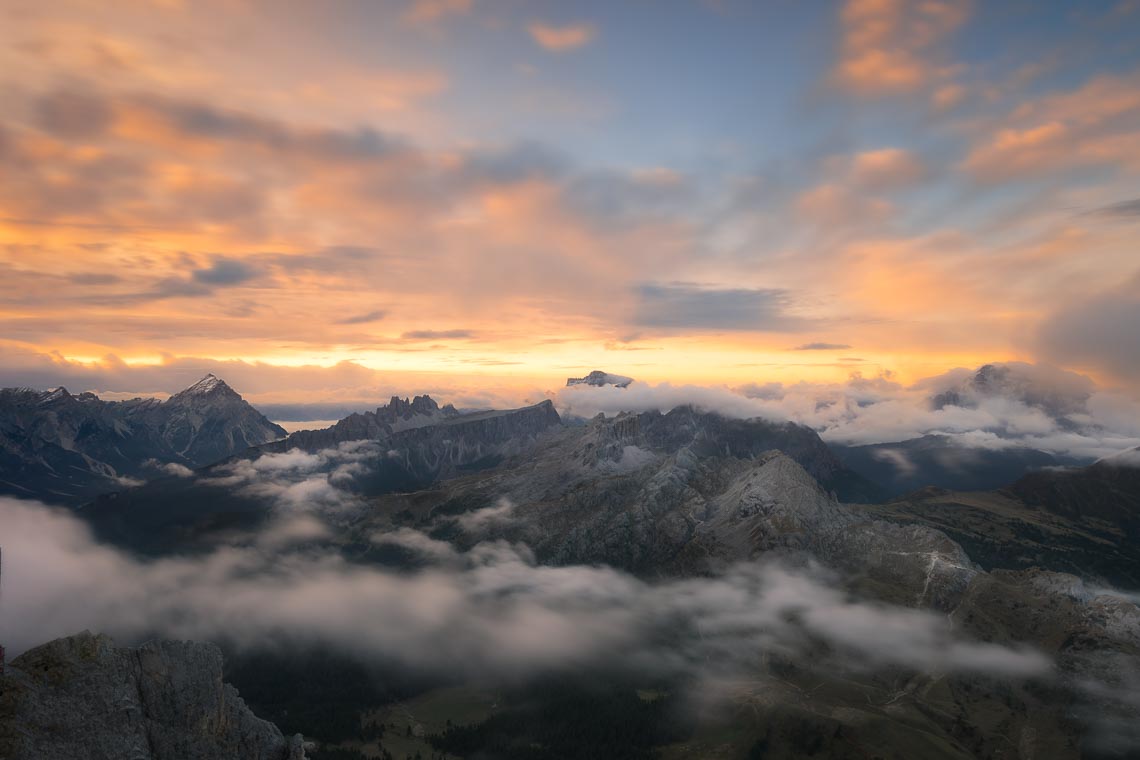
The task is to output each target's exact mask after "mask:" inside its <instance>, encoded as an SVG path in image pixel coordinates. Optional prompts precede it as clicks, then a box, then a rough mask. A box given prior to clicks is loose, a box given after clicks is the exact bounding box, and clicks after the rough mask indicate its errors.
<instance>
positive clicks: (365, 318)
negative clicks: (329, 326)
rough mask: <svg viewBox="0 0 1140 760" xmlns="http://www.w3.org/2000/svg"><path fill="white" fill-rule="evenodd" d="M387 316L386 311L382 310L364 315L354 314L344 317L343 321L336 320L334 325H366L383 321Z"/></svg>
mask: <svg viewBox="0 0 1140 760" xmlns="http://www.w3.org/2000/svg"><path fill="white" fill-rule="evenodd" d="M387 315H388V312H387V311H385V310H383V309H377V310H376V311H369V312H365V313H364V314H354V315H353V316H351V317H345V318H344V319H340V320H337V322H336V324H338V325H366V324H368V323H369V322H379V321H380V320H381V319H383V318H384V317H386V316H387Z"/></svg>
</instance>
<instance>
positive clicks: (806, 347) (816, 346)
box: [792, 343, 851, 351]
mask: <svg viewBox="0 0 1140 760" xmlns="http://www.w3.org/2000/svg"><path fill="white" fill-rule="evenodd" d="M847 348H851V346H849V345H847V344H846V343H804V344H801V345H799V346H796V347H795V348H793V349H792V350H793V351H842V350H844V349H847Z"/></svg>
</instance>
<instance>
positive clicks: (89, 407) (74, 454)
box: [0, 375, 285, 506]
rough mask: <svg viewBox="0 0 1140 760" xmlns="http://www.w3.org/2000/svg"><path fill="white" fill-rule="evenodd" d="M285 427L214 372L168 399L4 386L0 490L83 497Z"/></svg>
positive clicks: (66, 499)
mask: <svg viewBox="0 0 1140 760" xmlns="http://www.w3.org/2000/svg"><path fill="white" fill-rule="evenodd" d="M284 435H285V430H284V429H282V428H281V427H280V426H278V425H275V424H273V423H272V422H270V421H269V420H268V419H266V418H265V417H264V416H263V415H262V414H261V413H259V412H258V411H257V410H256V409H254V408H253V407H252V406H250V405H249V404H248V403H247V402H246V401H245V400H243V399H242V397H241V396H240V395H238V394H237V392H235V391H234V390H233V389H232V388H230V387H229V386H228V385H226V383H225V382H224V381H222V380H220V379H219V378H217V377H215V376H214V375H206V376H205V377H204V378H202V379H201V380H199V381H198V382H197V383H195V384H194V385H192V386H190V387H189V388H187V389H186V390H184V391H181V392H180V393H177V394H175V395H173V396H171V397H170V398H169V399H167V400H166V401H159V400H157V399H153V398H148V399H142V398H138V399H132V400H129V401H103V400H102V399H100V398H99V397H98V396H96V395H94V394H93V393H81V394H79V395H72V394H71V393H69V392H68V391H67V389H66V388H56V389H54V390H51V391H47V392H39V391H34V390H30V389H26V388H23V389H19V388H16V389H14V388H8V389H3V390H0V493H4V494H10V495H13V496H22V497H26V498H34V499H40V500H43V501H47V502H51V503H61V504H67V505H71V506H76V505H79V504H82V503H83V502H85V501H88V500H90V499H91V498H93V497H94V496H96V495H98V494H100V493H106V492H109V491H114V490H117V489H120V488H123V487H125V486H128V485H133V484H135V483H137V481H138V480H140V479H144V478H148V477H153V476H154V475H156V474H159V473H161V472H162V470H163V468H164V467H170V466H171V465H177V466H181V467H189V468H193V467H200V466H202V465H206V464H209V463H211V462H215V461H217V460H219V459H223V458H225V457H227V456H231V455H233V454H235V453H237V452H239V451H242V450H244V449H246V448H248V447H250V446H255V445H258V444H262V443H266V442H268V441H272V440H274V439H277V438H282V437H284Z"/></svg>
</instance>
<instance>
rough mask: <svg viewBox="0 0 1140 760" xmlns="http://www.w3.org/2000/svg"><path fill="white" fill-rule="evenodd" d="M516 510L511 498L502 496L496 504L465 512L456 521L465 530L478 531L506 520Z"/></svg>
mask: <svg viewBox="0 0 1140 760" xmlns="http://www.w3.org/2000/svg"><path fill="white" fill-rule="evenodd" d="M514 511H515V505H514V504H512V503H511V501H510V499H506V498H501V499H499V500H498V501H497V502H495V505H494V506H491V507H484V508H483V509H476V510H474V511H473V512H465V513H464V514H462V515H460V516H459V517H457V518H456V522H458V523H459V526H460V527H461V528H463V530H466V531H469V532H474V533H478V532H479V531H482V530H484V529H485V528H488V527H490V526H492V525H495V524H497V523H502V522H506V521H508V520H509V519H510V517H511V515H512V514H513V513H514Z"/></svg>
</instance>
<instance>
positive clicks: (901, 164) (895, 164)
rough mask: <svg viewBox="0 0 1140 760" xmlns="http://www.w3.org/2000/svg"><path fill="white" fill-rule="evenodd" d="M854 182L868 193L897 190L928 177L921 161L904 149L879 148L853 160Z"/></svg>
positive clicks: (852, 176) (858, 155)
mask: <svg viewBox="0 0 1140 760" xmlns="http://www.w3.org/2000/svg"><path fill="white" fill-rule="evenodd" d="M850 174H851V178H852V180H853V181H854V182H855V183H856V184H857V185H859V186H860V187H863V188H865V189H869V190H895V189H898V188H902V187H907V186H909V185H913V184H914V183H915V182H917V181H918V180H919V179H921V178H922V177H923V176H925V174H926V169H925V167H924V166H923V164H922V161H921V160H920V159H919V158H918V157H917V156H916V155H914V153H912V152H910V151H907V150H903V149H901V148H880V149H878V150H868V151H863V152H862V153H857V154H855V155H854V156H853V157H852V158H851V165H850Z"/></svg>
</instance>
